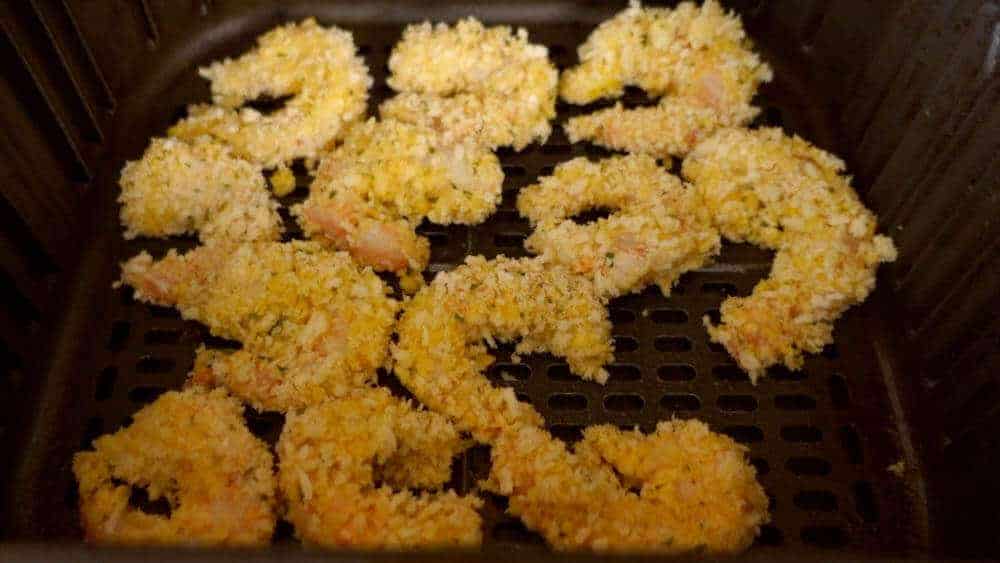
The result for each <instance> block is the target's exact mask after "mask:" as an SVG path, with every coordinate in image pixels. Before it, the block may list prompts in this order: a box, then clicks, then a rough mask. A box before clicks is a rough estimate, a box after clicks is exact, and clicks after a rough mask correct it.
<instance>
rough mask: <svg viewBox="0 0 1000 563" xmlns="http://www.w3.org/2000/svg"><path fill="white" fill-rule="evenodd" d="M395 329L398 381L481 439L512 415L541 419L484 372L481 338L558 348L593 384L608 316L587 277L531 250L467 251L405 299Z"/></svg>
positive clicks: (604, 355)
mask: <svg viewBox="0 0 1000 563" xmlns="http://www.w3.org/2000/svg"><path fill="white" fill-rule="evenodd" d="M396 331H397V333H398V334H399V342H398V343H397V344H395V345H393V347H392V352H393V359H394V360H395V364H394V369H395V372H396V375H397V376H398V377H399V379H400V381H402V382H403V384H404V385H406V387H407V388H408V389H410V391H412V392H413V393H414V395H416V397H417V398H418V399H419V400H420V401H421V402H422V403H423V404H425V405H427V406H428V407H429V408H431V409H434V410H435V411H437V412H441V413H444V414H446V415H448V416H449V417H452V418H453V419H454V420H455V421H456V422H457V424H458V425H459V428H460V429H462V430H467V431H470V432H472V433H473V435H474V436H475V437H477V439H479V440H480V441H487V439H488V438H490V437H491V436H493V435H495V434H496V433H497V432H499V431H501V430H503V429H505V428H507V427H509V426H511V425H513V424H515V423H517V424H530V425H539V424H541V422H542V420H541V417H540V416H539V415H538V413H537V412H535V410H534V409H532V408H531V406H530V405H526V404H524V403H521V402H519V401H518V400H517V399H516V398H515V396H514V392H513V390H511V389H509V388H497V387H494V386H492V385H491V384H490V382H489V380H487V379H486V377H485V376H483V375H482V372H483V370H485V369H486V368H487V367H488V366H489V365H490V364H491V363H493V356H492V355H491V354H490V353H489V351H488V350H487V347H486V344H484V343H489V344H495V343H496V342H508V341H513V340H514V339H516V338H519V337H520V338H521V341H520V342H518V344H517V347H516V348H515V351H516V353H517V354H526V353H532V352H542V351H547V352H550V353H552V354H555V355H558V356H563V357H565V358H566V359H567V362H568V363H569V366H570V369H571V370H572V371H573V372H574V373H576V374H578V375H580V376H581V377H583V378H584V379H592V380H596V381H598V382H601V383H604V382H605V381H607V378H608V373H607V371H606V370H605V369H604V365H605V364H606V363H608V362H610V361H611V360H612V359H613V356H612V344H611V322H610V321H609V320H608V313H607V310H606V308H605V307H604V303H603V302H602V301H601V300H600V299H599V298H598V297H597V296H596V294H595V292H594V288H593V285H592V284H591V283H590V282H589V281H588V280H587V279H586V278H583V277H581V276H575V275H573V274H570V273H569V272H568V271H567V270H566V269H565V268H563V267H560V266H559V265H557V264H549V263H546V262H544V261H542V260H539V259H537V258H536V259H519V260H512V259H509V258H505V257H503V256H500V257H498V258H496V259H495V260H489V261H487V260H486V259H485V258H483V257H481V256H470V257H469V258H467V259H466V261H465V264H464V265H462V266H459V267H458V268H456V269H454V270H452V271H450V272H441V273H439V274H438V275H437V277H436V278H435V279H434V281H433V282H432V283H431V284H430V285H428V286H427V287H425V288H423V289H422V290H420V291H419V292H418V293H417V294H416V295H415V296H414V297H413V299H412V300H410V302H409V303H408V304H407V306H406V308H405V310H404V313H403V316H402V317H401V319H400V321H399V323H398V325H397V327H396Z"/></svg>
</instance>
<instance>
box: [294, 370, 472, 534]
mask: <svg viewBox="0 0 1000 563" xmlns="http://www.w3.org/2000/svg"><path fill="white" fill-rule="evenodd" d="M466 446H467V444H466V443H465V441H464V440H462V439H461V437H460V436H459V434H458V432H457V431H456V430H455V428H454V427H453V426H452V425H451V424H450V423H449V422H448V421H447V419H445V418H444V417H443V416H441V415H439V414H436V413H432V412H428V411H424V410H417V409H415V408H414V407H413V406H412V405H411V404H410V403H409V402H405V401H402V400H399V399H396V398H395V397H392V396H391V395H390V394H389V393H388V391H386V390H385V389H365V390H359V391H355V392H353V393H351V394H349V395H347V396H345V397H342V398H339V399H331V400H329V401H326V402H323V403H320V404H318V405H314V406H311V407H309V408H307V409H305V410H304V411H302V412H294V413H289V414H288V417H287V420H286V422H285V427H284V429H283V430H282V433H281V438H280V439H279V440H278V445H277V452H278V457H279V460H280V469H279V473H278V482H279V486H280V489H281V492H282V495H283V496H284V498H285V499H286V500H287V511H286V517H287V518H288V520H289V521H290V522H291V523H292V524H293V525H294V526H295V531H296V534H297V535H298V537H299V538H300V539H302V540H303V541H304V542H306V543H309V544H315V545H320V546H325V547H335V548H365V549H372V548H381V549H406V548H416V547H425V548H426V547H444V546H475V545H478V544H479V543H480V542H481V541H482V530H481V524H482V522H481V518H480V516H479V513H478V512H477V509H478V508H479V507H481V506H482V501H481V500H479V499H478V498H477V497H475V496H465V497H460V496H458V495H457V494H455V493H454V492H453V491H447V492H438V493H434V494H424V495H415V494H413V493H412V492H410V491H408V490H405V489H406V488H412V487H420V488H438V487H440V486H441V485H442V484H444V482H445V481H447V479H448V478H449V476H450V473H451V468H450V466H451V460H452V458H453V457H454V456H455V455H457V454H458V453H460V452H461V451H462V450H464V449H465V447H466ZM378 481H381V482H383V483H385V484H383V485H381V486H377V485H376V482H378ZM399 488H402V489H404V490H401V491H395V490H393V489H399Z"/></svg>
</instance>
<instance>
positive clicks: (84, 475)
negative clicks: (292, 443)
mask: <svg viewBox="0 0 1000 563" xmlns="http://www.w3.org/2000/svg"><path fill="white" fill-rule="evenodd" d="M93 446H94V450H93V451H85V452H80V453H78V454H76V456H75V457H74V458H73V473H74V474H75V475H76V479H77V482H78V483H79V487H80V519H81V522H82V524H83V529H84V532H85V534H86V537H87V540H88V541H91V542H95V543H101V544H152V543H155V544H177V545H198V546H208V545H227V546H250V545H266V544H268V543H269V542H270V541H271V535H272V533H273V531H274V525H275V521H276V520H277V515H276V513H275V506H274V505H275V499H274V494H275V479H274V469H273V465H274V461H273V459H272V458H271V453H270V452H269V451H268V449H267V445H265V444H264V443H263V442H261V441H260V440H258V439H257V438H255V437H254V436H253V435H252V434H251V433H250V431H249V430H247V428H246V426H245V424H244V421H243V406H242V405H241V404H240V402H239V401H237V400H236V399H235V398H233V397H230V396H228V395H227V394H226V392H225V391H224V390H222V389H216V390H212V391H206V390H203V389H187V390H185V391H182V392H177V391H169V392H167V393H164V394H163V395H161V396H160V397H159V398H158V399H157V400H156V401H154V402H153V403H152V404H150V405H148V406H146V407H144V408H143V409H142V410H140V411H139V412H137V413H136V414H135V416H134V421H133V422H132V424H131V425H130V426H129V427H128V428H125V429H122V430H119V431H118V432H116V433H114V434H111V435H106V436H102V437H100V438H98V439H97V440H95V441H94V444H93ZM133 487H142V488H145V489H146V491H147V493H148V495H149V498H150V499H151V500H158V499H165V500H166V501H167V502H169V503H170V514H169V515H161V514H150V513H147V512H144V511H142V510H141V509H138V508H135V507H132V506H130V505H129V497H130V496H131V494H132V488H133Z"/></svg>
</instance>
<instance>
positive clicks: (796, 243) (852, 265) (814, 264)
mask: <svg viewBox="0 0 1000 563" xmlns="http://www.w3.org/2000/svg"><path fill="white" fill-rule="evenodd" d="M843 171H844V163H843V161H841V160H840V159H838V158H837V157H835V156H833V155H831V154H830V153H827V152H825V151H823V150H820V149H818V148H816V147H814V146H812V145H811V144H809V143H808V142H806V141H804V140H802V139H800V138H799V137H788V136H786V135H784V133H782V131H781V130H780V129H776V128H765V129H756V130H747V129H725V130H722V131H719V132H718V133H716V134H715V135H714V136H712V137H711V138H709V139H707V140H706V141H704V142H703V143H701V144H700V145H698V147H696V148H695V150H693V151H692V152H691V154H689V155H688V157H687V158H686V159H685V160H684V166H683V174H684V177H685V178H687V179H688V180H690V181H691V182H692V183H693V184H694V187H695V189H696V190H697V191H698V192H699V193H700V194H701V195H702V198H703V199H704V201H705V204H706V205H707V207H708V209H709V211H710V213H711V215H712V218H713V220H714V222H715V224H716V226H717V227H718V228H719V229H720V230H721V231H722V234H723V236H725V237H726V238H728V239H730V240H734V241H740V242H742V241H746V242H750V243H752V244H756V245H760V246H763V247H766V248H772V249H775V250H777V254H776V256H775V259H774V266H773V267H772V269H771V274H770V276H769V277H768V278H767V279H766V280H764V281H762V282H760V283H759V284H758V285H757V286H756V287H755V288H754V291H753V293H752V294H751V295H750V296H749V297H731V298H729V299H727V300H726V301H724V302H723V304H722V307H721V308H720V312H721V315H722V316H721V319H722V322H721V323H720V324H719V325H713V324H711V322H710V321H709V320H708V319H707V318H706V319H705V321H704V322H705V325H706V326H707V327H708V331H709V334H710V335H711V337H712V339H713V340H714V341H716V342H719V343H721V344H723V345H724V346H725V347H726V349H727V350H728V351H729V353H730V354H732V356H733V357H734V358H736V361H737V363H739V365H740V367H742V368H743V369H744V370H746V371H747V372H748V373H749V374H750V378H751V380H752V381H756V380H757V379H758V378H759V377H760V376H761V375H763V374H764V372H765V371H766V369H767V368H768V367H770V366H772V365H775V364H783V365H785V366H787V367H789V368H790V369H798V368H800V367H801V366H802V362H803V358H802V354H803V353H816V352H819V351H821V350H822V348H823V346H824V345H826V344H828V343H830V342H832V341H833V322H834V321H835V320H836V319H837V318H838V317H839V316H840V315H841V314H843V313H844V311H846V310H847V309H848V308H849V307H851V306H852V305H855V304H857V303H860V302H862V301H864V300H865V298H866V297H867V296H868V294H869V293H870V292H871V291H872V290H873V289H874V287H875V272H876V269H877V268H878V265H879V263H880V262H891V261H893V260H895V258H896V249H895V247H894V245H893V243H892V239H890V238H889V237H886V236H883V235H877V234H876V233H875V228H876V217H875V215H874V214H872V212H871V211H869V210H868V209H866V208H865V206H864V204H862V203H861V201H860V200H859V199H858V195H857V193H855V191H854V189H853V188H851V186H850V183H849V182H850V178H849V177H845V176H843V175H842V173H843Z"/></svg>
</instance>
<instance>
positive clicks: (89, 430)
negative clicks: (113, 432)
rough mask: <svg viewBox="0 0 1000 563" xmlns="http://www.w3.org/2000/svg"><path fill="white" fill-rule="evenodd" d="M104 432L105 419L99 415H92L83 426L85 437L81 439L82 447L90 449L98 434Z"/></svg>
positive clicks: (82, 448)
mask: <svg viewBox="0 0 1000 563" xmlns="http://www.w3.org/2000/svg"><path fill="white" fill-rule="evenodd" d="M103 433H104V419H102V418H101V417H99V416H94V417H91V418H89V419H88V420H87V424H86V426H84V427H83V437H82V438H81V439H80V449H81V450H89V449H90V445H91V444H92V443H93V442H94V440H96V439H97V437H98V436H100V435H101V434H103Z"/></svg>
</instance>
